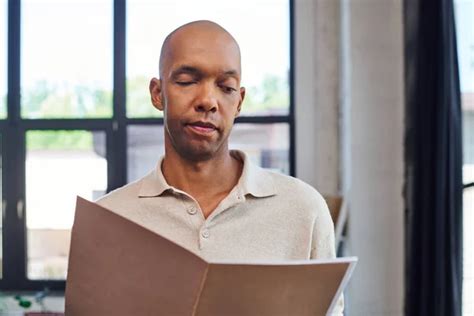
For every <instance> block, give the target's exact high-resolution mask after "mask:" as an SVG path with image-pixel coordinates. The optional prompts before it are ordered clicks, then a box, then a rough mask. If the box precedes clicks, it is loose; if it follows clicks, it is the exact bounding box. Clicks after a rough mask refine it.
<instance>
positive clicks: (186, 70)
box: [171, 65, 203, 77]
mask: <svg viewBox="0 0 474 316" xmlns="http://www.w3.org/2000/svg"><path fill="white" fill-rule="evenodd" d="M182 74H189V75H195V76H202V74H203V73H202V71H201V70H199V69H197V68H196V67H192V66H187V65H183V66H179V67H178V68H176V69H175V70H173V71H172V72H171V77H177V76H179V75H182Z"/></svg>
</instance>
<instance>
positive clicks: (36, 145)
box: [26, 131, 107, 279]
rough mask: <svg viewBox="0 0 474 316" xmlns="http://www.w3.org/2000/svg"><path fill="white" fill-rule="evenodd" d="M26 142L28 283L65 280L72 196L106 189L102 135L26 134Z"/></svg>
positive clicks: (97, 194)
mask: <svg viewBox="0 0 474 316" xmlns="http://www.w3.org/2000/svg"><path fill="white" fill-rule="evenodd" d="M26 142H27V155H26V225H27V231H28V235H27V240H28V241H27V245H28V278H30V279H64V278H65V277H66V271H67V259H68V253H69V242H70V230H71V227H72V223H73V220H74V209H75V203H76V195H80V196H81V197H84V198H86V199H89V200H94V199H96V198H98V197H100V196H101V195H103V194H104V193H105V191H106V188H107V161H106V159H105V158H104V157H105V133H104V132H89V131H29V132H27V134H26Z"/></svg>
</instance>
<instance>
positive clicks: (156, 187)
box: [138, 150, 276, 197]
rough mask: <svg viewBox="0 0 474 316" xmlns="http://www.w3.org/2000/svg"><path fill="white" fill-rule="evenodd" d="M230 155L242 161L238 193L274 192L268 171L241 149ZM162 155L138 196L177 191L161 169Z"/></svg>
mask: <svg viewBox="0 0 474 316" xmlns="http://www.w3.org/2000/svg"><path fill="white" fill-rule="evenodd" d="M230 153H231V155H232V156H234V157H235V158H237V159H239V160H241V161H242V162H243V165H244V166H243V169H242V175H241V176H240V179H239V182H238V183H237V190H238V192H239V194H241V195H243V196H245V195H247V194H250V195H252V196H254V197H267V196H272V195H275V194H276V190H275V186H274V183H273V179H272V177H271V175H270V173H269V172H268V171H267V170H265V169H263V168H261V167H259V166H257V165H255V164H254V163H252V162H251V161H250V159H249V157H248V156H247V155H246V154H245V153H244V152H242V151H239V150H231V151H230ZM163 159H164V156H163V157H161V159H160V160H159V162H158V164H157V166H156V168H155V169H154V170H153V171H152V172H150V173H149V174H148V175H146V176H145V177H144V178H143V179H142V184H141V187H140V191H139V193H138V196H139V197H156V196H160V195H162V194H163V193H164V192H166V191H179V190H177V189H175V188H173V187H172V186H170V185H169V184H168V183H167V182H166V179H165V177H164V175H163V172H162V171H161V164H162V162H163Z"/></svg>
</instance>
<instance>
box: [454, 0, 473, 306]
mask: <svg viewBox="0 0 474 316" xmlns="http://www.w3.org/2000/svg"><path fill="white" fill-rule="evenodd" d="M455 10H456V11H455V13H456V31H457V45H458V60H459V74H460V78H459V79H460V83H461V97H462V110H463V151H464V152H463V159H464V165H463V182H464V183H470V182H474V133H473V131H474V32H472V30H474V0H455ZM463 207H464V210H463V226H464V231H463V234H464V236H463V240H464V241H463V253H464V255H463V274H464V275H463V314H464V315H474V301H473V300H472V297H474V234H473V232H474V231H473V230H472V227H473V226H474V189H473V188H470V189H465V190H464V205H463Z"/></svg>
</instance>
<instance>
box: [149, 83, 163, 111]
mask: <svg viewBox="0 0 474 316" xmlns="http://www.w3.org/2000/svg"><path fill="white" fill-rule="evenodd" d="M149 89H150V97H151V103H152V104H153V106H154V107H155V108H157V109H158V110H160V111H163V108H164V107H163V98H162V96H161V80H159V79H157V78H153V79H151V80H150V86H149Z"/></svg>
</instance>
